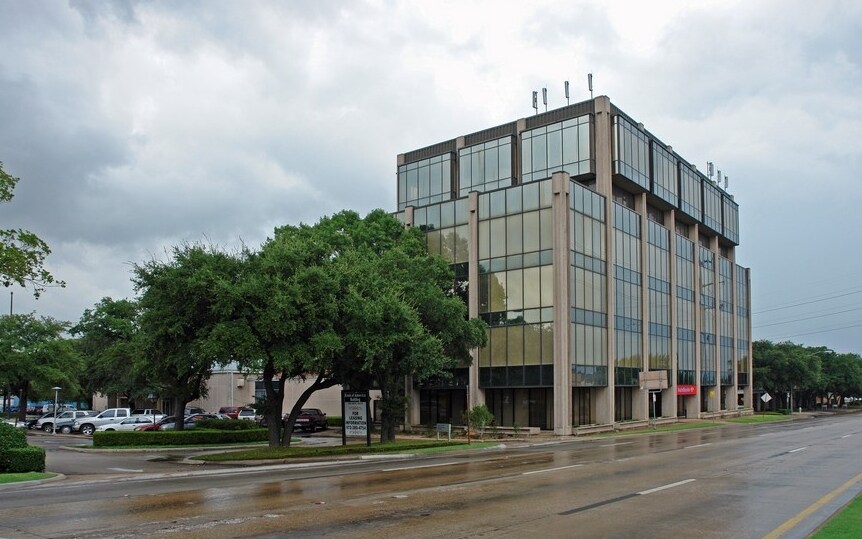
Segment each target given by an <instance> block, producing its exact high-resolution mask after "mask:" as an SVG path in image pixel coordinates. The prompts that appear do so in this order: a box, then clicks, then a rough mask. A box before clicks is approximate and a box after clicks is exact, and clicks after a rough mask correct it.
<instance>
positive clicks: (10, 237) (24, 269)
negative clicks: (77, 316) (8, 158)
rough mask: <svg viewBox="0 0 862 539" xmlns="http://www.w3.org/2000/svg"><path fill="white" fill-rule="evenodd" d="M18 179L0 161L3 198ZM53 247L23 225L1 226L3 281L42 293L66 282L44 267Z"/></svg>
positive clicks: (4, 199) (5, 199)
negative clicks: (16, 227) (5, 227)
mask: <svg viewBox="0 0 862 539" xmlns="http://www.w3.org/2000/svg"><path fill="white" fill-rule="evenodd" d="M18 181H19V179H18V178H16V177H14V176H12V175H10V174H8V173H7V172H6V171H5V170H3V163H2V162H0V202H9V201H10V200H12V197H13V196H15V195H14V193H13V192H14V190H15V186H16V185H17V184H18ZM49 254H51V249H50V248H49V247H48V244H47V243H45V242H44V241H43V240H42V239H41V238H39V236H37V235H36V234H34V233H32V232H30V231H28V230H23V229H20V228H19V229H9V230H0V283H2V284H3V285H4V286H12V285H13V284H17V285H19V286H24V287H26V286H28V285H29V286H30V287H32V289H33V295H34V296H35V297H37V298H38V297H39V296H40V295H41V293H42V292H43V291H44V290H45V287H47V286H51V285H53V286H65V285H66V284H65V283H64V282H63V281H57V280H55V279H54V276H53V275H51V273H50V272H48V270H46V269H45V268H44V267H43V264H44V262H45V258H46V257H47V256H48V255H49Z"/></svg>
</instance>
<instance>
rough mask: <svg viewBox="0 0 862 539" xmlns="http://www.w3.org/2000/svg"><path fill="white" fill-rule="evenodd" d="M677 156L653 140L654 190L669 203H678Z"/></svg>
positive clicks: (674, 204)
mask: <svg viewBox="0 0 862 539" xmlns="http://www.w3.org/2000/svg"><path fill="white" fill-rule="evenodd" d="M676 173H677V163H676V157H674V156H673V154H672V153H670V152H669V151H667V150H666V149H665V148H662V147H661V146H660V145H659V144H658V143H657V142H655V141H653V142H652V192H653V193H655V195H656V196H657V197H659V198H660V199H662V200H664V201H665V202H667V203H668V204H672V205H673V206H676V205H677V203H678V196H677V192H678V185H679V181H678V180H677V177H676Z"/></svg>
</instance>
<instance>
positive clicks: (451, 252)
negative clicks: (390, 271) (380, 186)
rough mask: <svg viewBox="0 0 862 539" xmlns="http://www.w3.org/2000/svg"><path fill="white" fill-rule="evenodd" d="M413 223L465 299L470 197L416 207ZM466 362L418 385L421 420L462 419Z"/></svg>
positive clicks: (459, 420) (465, 385) (467, 281)
mask: <svg viewBox="0 0 862 539" xmlns="http://www.w3.org/2000/svg"><path fill="white" fill-rule="evenodd" d="M413 226H415V227H418V228H419V229H420V230H422V231H423V232H425V242H426V246H427V248H428V253H429V254H433V255H438V256H442V257H443V258H444V259H446V260H447V261H448V262H449V264H450V266H451V268H452V270H453V272H454V278H455V280H454V283H453V286H452V289H453V290H454V291H455V293H456V294H458V295H459V296H460V297H461V299H462V300H463V301H464V302H465V303H467V301H468V297H469V246H470V245H469V244H470V226H469V201H468V199H460V200H455V201H450V202H444V203H442V204H434V205H431V206H426V207H423V208H416V209H415V210H414V213H413ZM468 368H469V367H468V366H467V365H463V366H461V367H458V368H456V369H454V370H453V371H452V373H451V374H452V376H451V378H449V379H448V380H445V381H440V380H430V381H428V382H425V383H423V384H422V385H421V386H417V389H418V390H419V400H420V410H419V419H420V422H421V423H422V424H429V423H458V424H460V423H461V422H462V414H463V411H464V410H465V409H466V406H467V404H466V387H467V380H468V378H469V375H468Z"/></svg>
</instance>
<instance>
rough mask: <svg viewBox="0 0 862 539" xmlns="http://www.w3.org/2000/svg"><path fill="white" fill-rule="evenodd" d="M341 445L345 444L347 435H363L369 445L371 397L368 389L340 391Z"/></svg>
mask: <svg viewBox="0 0 862 539" xmlns="http://www.w3.org/2000/svg"><path fill="white" fill-rule="evenodd" d="M341 418H342V428H341V445H347V437H348V436H364V437H365V443H366V444H367V445H368V446H371V399H369V398H368V391H351V390H346V389H345V390H342V391H341Z"/></svg>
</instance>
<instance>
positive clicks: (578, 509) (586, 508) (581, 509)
mask: <svg viewBox="0 0 862 539" xmlns="http://www.w3.org/2000/svg"><path fill="white" fill-rule="evenodd" d="M692 481H694V479H685V480H683V481H677V482H676V483H671V484H669V485H663V486H660V487H656V488H653V489H650V490H642V491H641V492H633V493H631V494H626V495H623V496H618V497H616V498H611V499H610V500H604V501H601V502H596V503H591V504H590V505H585V506H583V507H576V508H575V509H569V510H568V511H563V512H561V513H558V514H559V515H560V516H567V515H574V514H576V513H583V512H584V511H589V510H590V509H595V508H597V507H602V506H605V505H610V504H612V503H617V502H621V501H624V500H628V499H629V498H634V497H635V496H646V495H647V494H652V493H653V492H659V491H662V490H667V489H669V488H673V487H678V486H680V485H685V484H686V483H691V482H692Z"/></svg>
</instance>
